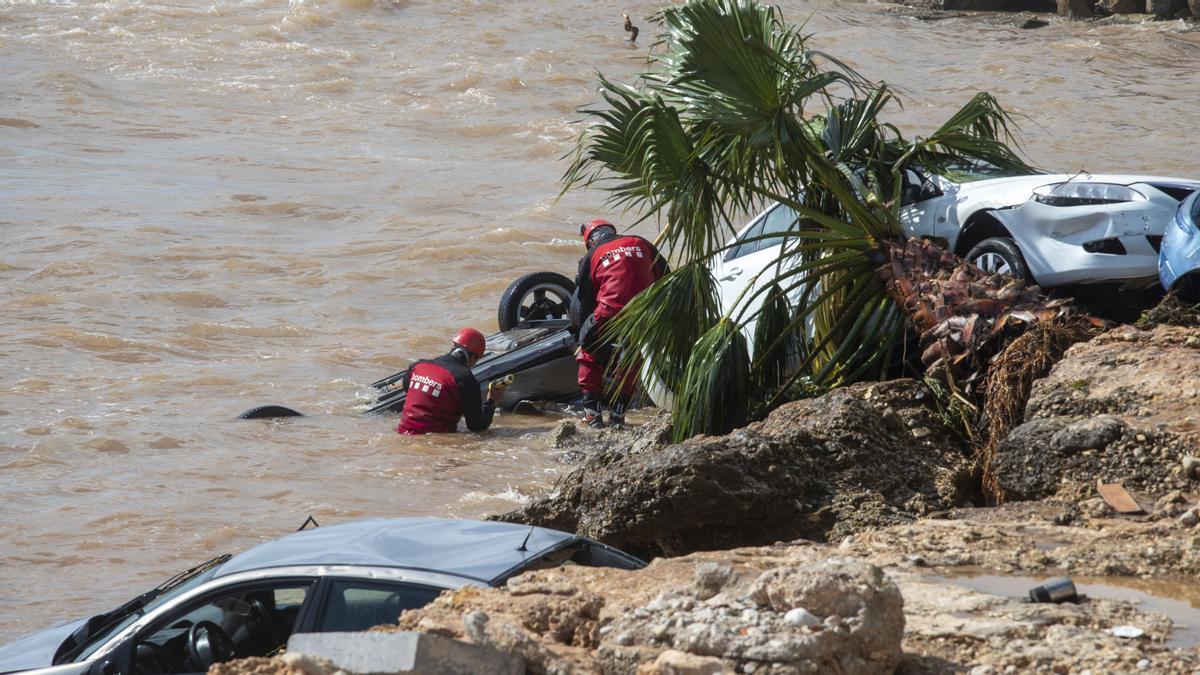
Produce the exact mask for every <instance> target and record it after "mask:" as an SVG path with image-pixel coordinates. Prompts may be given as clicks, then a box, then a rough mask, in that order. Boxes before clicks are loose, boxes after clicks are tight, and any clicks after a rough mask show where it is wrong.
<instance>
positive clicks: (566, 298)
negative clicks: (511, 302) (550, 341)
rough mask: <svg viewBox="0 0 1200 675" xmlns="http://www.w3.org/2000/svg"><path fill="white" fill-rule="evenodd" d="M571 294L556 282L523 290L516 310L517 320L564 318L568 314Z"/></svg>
mask: <svg viewBox="0 0 1200 675" xmlns="http://www.w3.org/2000/svg"><path fill="white" fill-rule="evenodd" d="M570 304H571V296H570V295H568V294H567V293H566V291H565V290H564V289H563V288H562V287H561V286H559V285H557V284H538V285H537V286H534V287H533V288H531V289H529V290H528V291H525V295H522V296H521V302H520V303H519V307H520V309H518V310H517V320H518V321H541V320H545V319H565V318H567V316H568V314H569V307H570Z"/></svg>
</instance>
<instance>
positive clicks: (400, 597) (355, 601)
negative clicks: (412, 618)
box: [317, 579, 442, 633]
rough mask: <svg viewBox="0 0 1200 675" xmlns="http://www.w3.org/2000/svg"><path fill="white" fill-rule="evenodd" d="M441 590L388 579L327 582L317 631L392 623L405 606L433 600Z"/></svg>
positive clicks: (348, 629)
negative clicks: (327, 585) (326, 591)
mask: <svg viewBox="0 0 1200 675" xmlns="http://www.w3.org/2000/svg"><path fill="white" fill-rule="evenodd" d="M441 592H442V589H440V588H431V587H428V586H418V585H415V584H407V583H396V582H388V581H361V580H350V579H345V580H336V581H332V582H330V585H329V592H328V593H327V594H326V595H325V603H324V607H323V608H322V610H321V618H320V620H319V622H318V625H317V630H318V631H319V632H322V633H330V632H345V631H361V630H366V629H368V628H370V627H372V626H378V625H381V624H393V623H396V620H397V619H399V618H400V613H401V612H403V611H404V610H406V609H417V608H418V607H424V606H425V605H427V604H429V603H430V602H433V599H434V598H436V597H437V596H438V595H439V594H440V593H441Z"/></svg>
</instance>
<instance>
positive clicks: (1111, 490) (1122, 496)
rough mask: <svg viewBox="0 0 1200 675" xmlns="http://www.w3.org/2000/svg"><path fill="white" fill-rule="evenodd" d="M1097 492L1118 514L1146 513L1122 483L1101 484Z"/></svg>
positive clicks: (1097, 487)
mask: <svg viewBox="0 0 1200 675" xmlns="http://www.w3.org/2000/svg"><path fill="white" fill-rule="evenodd" d="M1096 491H1097V492H1099V493H1100V496H1101V497H1103V498H1104V501H1105V502H1106V503H1107V504H1108V505H1109V506H1111V507H1113V510H1114V511H1116V512H1117V513H1125V514H1131V513H1145V512H1146V510H1145V509H1143V508H1142V507H1141V505H1140V504H1138V503H1137V500H1136V499H1134V498H1133V495H1131V494H1129V492H1127V491H1126V490H1125V488H1124V487H1123V486H1122V485H1121V484H1120V483H1100V484H1098V485H1097V486H1096Z"/></svg>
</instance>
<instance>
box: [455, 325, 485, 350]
mask: <svg viewBox="0 0 1200 675" xmlns="http://www.w3.org/2000/svg"><path fill="white" fill-rule="evenodd" d="M453 342H454V344H456V345H458V346H459V347H462V348H463V349H465V350H467V351H468V352H471V353H472V354H474V355H475V356H483V353H484V352H485V351H487V340H486V339H484V337H483V333H480V332H479V331H477V330H475V329H474V328H464V329H462V330H460V331H458V333H457V334H456V335H455V336H454V340H453Z"/></svg>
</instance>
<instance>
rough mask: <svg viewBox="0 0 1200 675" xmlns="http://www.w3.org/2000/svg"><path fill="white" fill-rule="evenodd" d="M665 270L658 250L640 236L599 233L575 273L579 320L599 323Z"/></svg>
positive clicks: (666, 270) (659, 276)
mask: <svg viewBox="0 0 1200 675" xmlns="http://www.w3.org/2000/svg"><path fill="white" fill-rule="evenodd" d="M669 271H670V270H669V268H668V267H667V261H666V260H665V259H664V258H663V257H662V255H661V254H659V252H658V249H656V248H654V244H651V243H650V242H649V241H647V240H645V239H643V238H642V237H639V236H636V235H620V234H615V233H614V234H609V235H607V236H600V237H599V240H598V241H597V242H596V244H595V245H594V246H592V248H590V249H589V250H588V252H587V255H585V256H583V258H582V259H581V260H580V261H579V271H578V272H577V273H576V275H575V299H576V301H577V303H578V317H579V321H580V322H583V321H586V320H587V319H588V317H592V320H593V322H597V323H600V322H602V321H603V320H604V319H609V318H612V317H614V316H616V315H617V312H620V311H621V309H622V308H623V307H625V305H626V304H628V303H629V301H630V300H632V299H633V297H634V296H635V295H637V294H638V293H641V292H642V291H643V290H644V289H645V288H646V287H647V286H649V285H650V284H653V283H654V282H655V281H658V280H659V279H661V278H662V277H663V276H664V275H665V274H667V272H669Z"/></svg>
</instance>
